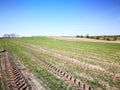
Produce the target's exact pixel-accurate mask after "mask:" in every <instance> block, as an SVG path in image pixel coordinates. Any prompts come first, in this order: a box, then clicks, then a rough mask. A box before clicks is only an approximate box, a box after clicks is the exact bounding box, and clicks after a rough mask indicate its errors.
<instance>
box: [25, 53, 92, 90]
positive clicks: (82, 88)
mask: <svg viewBox="0 0 120 90" xmlns="http://www.w3.org/2000/svg"><path fill="white" fill-rule="evenodd" d="M23 53H24V54H26V55H27V56H29V57H31V58H33V59H34V60H36V61H37V62H39V63H40V64H42V65H43V66H44V67H45V68H47V70H48V71H49V72H51V73H52V74H53V75H55V76H57V77H58V78H60V79H62V80H63V81H65V82H67V83H68V84H72V85H74V86H75V87H76V90H93V89H92V88H91V87H90V86H88V85H86V84H83V83H81V81H80V80H79V79H76V78H74V77H73V76H71V75H70V74H69V73H68V72H66V71H63V70H61V69H60V68H57V67H56V66H55V65H53V64H51V63H48V62H46V61H45V60H40V59H38V58H37V57H35V56H33V55H32V54H31V53H28V52H23Z"/></svg>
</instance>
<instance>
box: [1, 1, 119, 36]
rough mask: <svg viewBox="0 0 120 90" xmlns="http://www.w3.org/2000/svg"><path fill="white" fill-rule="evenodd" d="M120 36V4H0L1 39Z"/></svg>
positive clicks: (27, 2) (8, 2)
mask: <svg viewBox="0 0 120 90" xmlns="http://www.w3.org/2000/svg"><path fill="white" fill-rule="evenodd" d="M5 33H8V34H10V33H15V34H18V35H20V36H34V35H54V36H58V35H59V36H70V35H86V34H89V35H120V0H0V36H2V35H3V34H5Z"/></svg>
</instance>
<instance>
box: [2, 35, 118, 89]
mask: <svg viewBox="0 0 120 90" xmlns="http://www.w3.org/2000/svg"><path fill="white" fill-rule="evenodd" d="M0 49H6V50H8V51H9V52H10V53H11V55H12V56H16V57H19V60H20V61H21V62H23V63H24V65H25V66H26V68H28V69H29V70H30V71H31V72H32V73H33V74H34V75H35V76H36V78H37V79H39V80H40V81H41V82H42V83H43V84H44V86H45V88H46V89H51V90H74V89H75V87H74V85H72V84H71V85H70V84H69V83H67V82H65V81H64V80H62V79H61V78H58V77H57V76H56V75H54V74H53V73H51V72H49V71H48V70H47V69H46V68H45V66H44V65H42V64H40V63H39V60H44V61H46V62H49V63H52V64H53V65H55V66H56V67H57V68H60V69H61V70H63V71H66V72H68V73H69V74H70V75H72V76H73V77H75V78H78V79H79V80H80V81H81V82H83V83H85V84H87V85H89V86H91V87H92V88H93V89H94V90H119V89H120V44H119V43H102V42H80V41H65V40H57V39H54V38H48V37H26V38H3V39H0ZM71 60H73V61H76V62H78V63H77V64H75V63H71V62H70V61H71ZM78 64H79V65H78Z"/></svg>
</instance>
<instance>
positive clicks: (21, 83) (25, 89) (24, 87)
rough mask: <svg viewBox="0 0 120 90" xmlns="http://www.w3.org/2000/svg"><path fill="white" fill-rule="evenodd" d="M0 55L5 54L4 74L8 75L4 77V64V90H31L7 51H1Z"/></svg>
mask: <svg viewBox="0 0 120 90" xmlns="http://www.w3.org/2000/svg"><path fill="white" fill-rule="evenodd" d="M0 53H4V54H3V55H4V68H5V72H4V73H6V76H4V73H3V70H2V69H3V66H2V65H3V63H0V71H1V72H0V73H1V77H2V80H1V83H2V90H30V88H29V86H28V83H27V82H26V80H25V78H24V77H23V75H22V74H21V72H20V70H19V69H18V68H17V66H16V64H15V63H14V62H13V60H11V59H10V58H9V53H8V52H7V51H6V50H3V51H0ZM4 78H7V79H4ZM5 82H7V84H5ZM6 85H7V86H6ZM6 87H7V88H6Z"/></svg>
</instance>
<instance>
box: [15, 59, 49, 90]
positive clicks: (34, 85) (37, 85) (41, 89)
mask: <svg viewBox="0 0 120 90" xmlns="http://www.w3.org/2000/svg"><path fill="white" fill-rule="evenodd" d="M15 60H16V64H17V66H18V68H19V70H20V71H21V73H22V74H23V76H24V77H25V78H26V80H27V81H28V83H29V85H30V88H31V90H49V89H46V88H45V87H46V86H44V85H43V83H42V81H40V80H38V79H37V77H35V75H34V74H33V73H32V72H30V70H29V69H28V68H27V67H25V65H24V64H23V62H22V61H21V60H19V58H18V57H16V59H15Z"/></svg>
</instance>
